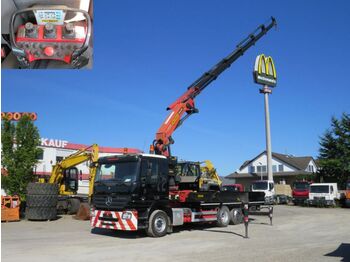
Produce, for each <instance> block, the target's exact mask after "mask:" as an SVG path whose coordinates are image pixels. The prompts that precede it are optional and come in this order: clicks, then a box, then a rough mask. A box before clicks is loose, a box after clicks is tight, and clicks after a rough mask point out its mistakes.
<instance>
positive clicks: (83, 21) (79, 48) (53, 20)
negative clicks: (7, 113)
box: [1, 0, 93, 69]
mask: <svg viewBox="0 0 350 262" xmlns="http://www.w3.org/2000/svg"><path fill="white" fill-rule="evenodd" d="M92 27H93V0H2V1H1V66H2V68H3V69H91V68H92V63H93V61H92V59H93V33H92V32H93V30H92Z"/></svg>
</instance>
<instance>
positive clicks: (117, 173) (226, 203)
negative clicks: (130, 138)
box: [90, 18, 276, 237]
mask: <svg viewBox="0 0 350 262" xmlns="http://www.w3.org/2000/svg"><path fill="white" fill-rule="evenodd" d="M275 25H276V20H275V19H274V18H272V20H271V22H270V23H269V24H268V25H264V24H263V25H260V26H259V27H258V28H257V29H256V30H255V31H254V32H253V33H251V34H249V35H248V37H246V38H245V39H244V40H243V41H241V42H240V43H239V44H238V45H237V46H236V49H235V50H234V51H233V52H232V53H230V54H229V55H228V56H227V57H225V58H224V59H222V60H221V61H220V62H219V63H217V64H216V65H215V66H214V67H213V68H211V69H210V70H209V71H208V72H206V73H204V74H203V75H202V76H201V77H200V78H198V79H197V80H196V81H195V82H193V83H192V84H191V85H190V86H189V87H188V89H187V91H186V92H185V93H184V94H183V95H182V96H180V97H179V98H178V99H177V100H176V101H175V102H174V103H172V104H171V105H170V106H169V107H168V108H167V110H170V114H169V115H168V117H167V118H166V119H165V121H164V122H163V123H162V125H161V126H160V128H159V129H158V131H157V133H156V137H155V139H154V141H153V143H152V145H151V148H150V154H125V155H122V156H108V157H102V158H99V159H98V161H97V162H96V163H95V166H96V168H97V171H96V177H95V184H94V188H93V194H92V205H91V215H90V223H91V226H92V227H93V228H107V229H114V230H130V231H135V230H140V229H144V230H145V231H146V232H147V234H148V235H149V236H151V237H162V236H164V235H166V234H167V233H168V232H172V228H173V227H174V226H181V225H183V224H185V223H196V222H211V223H216V224H217V226H221V227H225V226H227V225H228V224H229V223H230V217H231V214H232V212H234V210H236V209H242V207H243V205H244V206H247V203H248V202H249V195H248V192H230V191H221V190H219V189H218V188H216V189H214V190H204V191H202V190H200V188H199V181H200V179H195V180H192V181H187V180H186V176H183V175H181V172H180V171H179V170H181V167H183V166H184V165H186V163H185V164H183V163H181V162H179V161H178V160H177V158H176V157H174V156H172V154H171V150H170V146H171V145H172V144H173V143H174V140H173V139H172V134H173V133H174V131H175V130H176V129H177V128H178V127H179V126H180V125H181V124H182V123H183V122H184V121H185V120H186V119H187V118H188V117H189V116H191V115H192V114H194V113H198V109H197V108H196V107H195V104H194V100H195V98H196V96H198V95H199V94H200V93H201V92H202V91H203V90H204V89H205V87H207V86H208V85H209V84H210V83H211V82H212V81H214V80H215V79H216V78H217V77H218V76H219V75H220V74H221V73H222V72H224V71H225V70H226V69H227V68H228V67H230V66H231V64H232V63H233V62H235V61H236V60H237V59H238V58H239V57H240V56H242V55H243V54H244V53H245V51H247V50H248V49H249V48H250V47H251V46H253V45H254V44H255V43H256V42H257V41H258V40H259V39H260V38H261V37H262V36H264V35H265V34H266V33H267V32H268V31H269V30H270V29H271V28H272V27H273V26H275ZM197 170H198V168H197ZM199 173H200V172H199ZM259 196H260V202H261V204H263V203H264V196H263V195H262V196H261V194H259ZM261 198H262V199H261ZM255 202H259V201H255Z"/></svg>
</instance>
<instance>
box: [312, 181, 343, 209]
mask: <svg viewBox="0 0 350 262" xmlns="http://www.w3.org/2000/svg"><path fill="white" fill-rule="evenodd" d="M339 197H340V196H339V192H338V186H337V184H336V183H313V184H311V185H310V193H309V199H308V204H310V205H317V206H335V205H336V200H339Z"/></svg>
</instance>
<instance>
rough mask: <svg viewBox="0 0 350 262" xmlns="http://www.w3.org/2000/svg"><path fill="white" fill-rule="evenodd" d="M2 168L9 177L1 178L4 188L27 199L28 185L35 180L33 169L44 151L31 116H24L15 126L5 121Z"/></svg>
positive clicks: (3, 122)
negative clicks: (39, 146) (40, 146)
mask: <svg viewBox="0 0 350 262" xmlns="http://www.w3.org/2000/svg"><path fill="white" fill-rule="evenodd" d="M1 133H2V135H1V144H2V149H1V151H2V152H1V156H2V167H3V168H5V169H6V170H7V176H5V175H2V176H1V182H2V186H3V188H4V189H5V190H6V191H7V192H8V193H9V194H11V195H13V194H17V195H19V196H20V197H21V199H25V190H26V187H27V184H28V183H29V182H32V181H33V180H34V174H33V169H34V166H35V164H36V163H37V158H38V156H39V155H40V154H41V153H42V149H40V148H38V145H39V144H40V136H39V131H38V129H37V127H36V126H34V124H33V122H32V121H31V120H30V118H29V116H23V117H21V119H20V120H19V121H18V122H17V124H14V123H13V122H11V121H9V120H7V119H4V120H3V121H2V125H1Z"/></svg>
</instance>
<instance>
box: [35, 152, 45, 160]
mask: <svg viewBox="0 0 350 262" xmlns="http://www.w3.org/2000/svg"><path fill="white" fill-rule="evenodd" d="M36 159H38V160H43V159H44V150H41V151H40V153H39V154H38V155H37V157H36Z"/></svg>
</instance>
